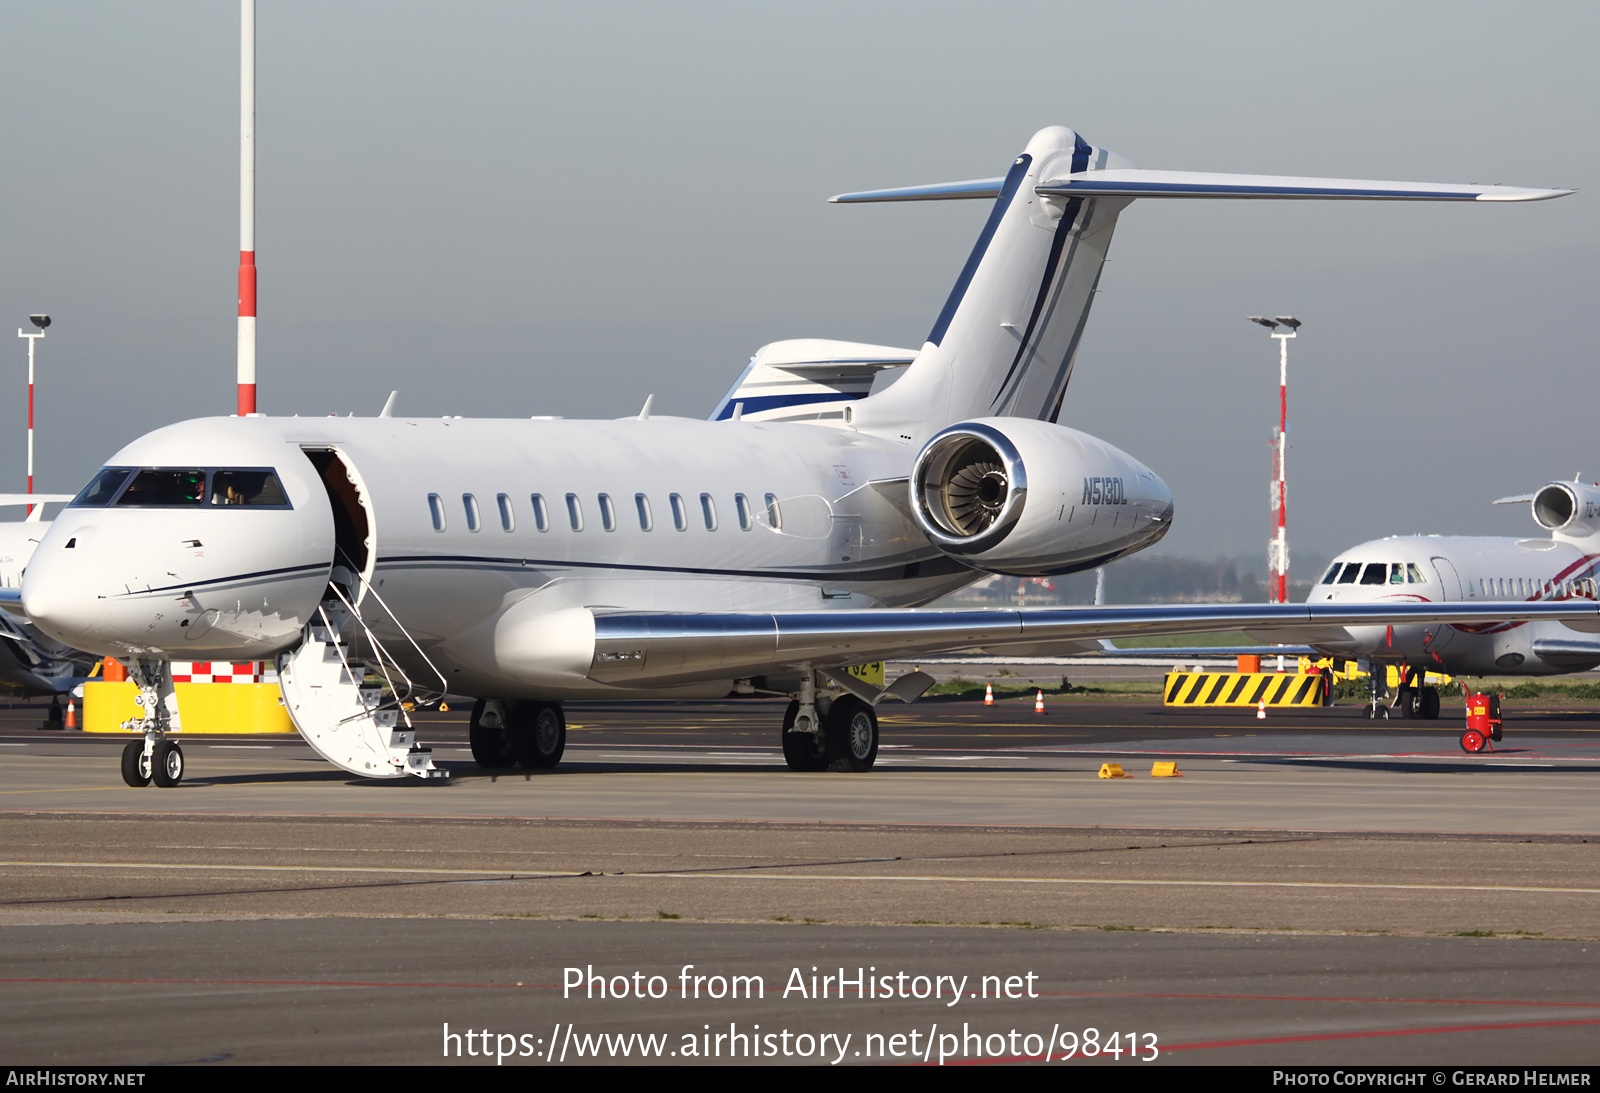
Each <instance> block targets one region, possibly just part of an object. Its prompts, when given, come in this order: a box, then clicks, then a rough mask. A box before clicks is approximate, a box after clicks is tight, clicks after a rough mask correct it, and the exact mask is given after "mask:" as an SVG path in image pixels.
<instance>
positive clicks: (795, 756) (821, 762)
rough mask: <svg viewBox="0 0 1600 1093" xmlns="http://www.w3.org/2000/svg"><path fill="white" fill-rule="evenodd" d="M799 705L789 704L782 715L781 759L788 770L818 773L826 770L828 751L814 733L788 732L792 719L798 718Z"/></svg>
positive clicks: (792, 724)
mask: <svg viewBox="0 0 1600 1093" xmlns="http://www.w3.org/2000/svg"><path fill="white" fill-rule="evenodd" d="M799 713H800V703H799V702H791V703H789V708H788V709H787V710H785V711H784V714H783V759H784V762H786V763H788V764H789V769H790V770H803V771H818V770H827V769H828V751H827V749H826V748H825V747H824V746H823V744H822V742H821V741H820V740H818V739H817V736H816V734H815V733H809V732H790V731H789V730H790V729H791V728H793V727H794V719H795V718H796V717H797V716H799Z"/></svg>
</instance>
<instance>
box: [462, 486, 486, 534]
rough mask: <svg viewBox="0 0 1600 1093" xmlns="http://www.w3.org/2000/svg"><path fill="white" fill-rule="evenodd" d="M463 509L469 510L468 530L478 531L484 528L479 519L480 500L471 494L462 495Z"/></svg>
mask: <svg viewBox="0 0 1600 1093" xmlns="http://www.w3.org/2000/svg"><path fill="white" fill-rule="evenodd" d="M461 507H462V508H464V509H466V510H467V530H468V531H473V532H475V531H478V530H479V529H481V528H482V527H483V523H482V521H481V520H480V519H479V517H478V499H477V498H476V497H474V496H473V495H472V494H470V493H464V494H462V495H461Z"/></svg>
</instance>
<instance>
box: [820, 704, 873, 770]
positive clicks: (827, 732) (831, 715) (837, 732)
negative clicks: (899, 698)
mask: <svg viewBox="0 0 1600 1093" xmlns="http://www.w3.org/2000/svg"><path fill="white" fill-rule="evenodd" d="M822 733H823V736H824V737H826V738H827V741H828V758H829V759H831V760H832V761H833V769H834V770H849V771H861V770H871V769H872V764H873V763H874V762H875V761H876V760H877V758H878V714H877V712H876V711H875V710H873V708H872V707H871V706H869V705H867V704H866V703H865V702H863V701H861V700H860V699H859V698H857V697H856V696H855V695H840V696H839V697H838V698H836V699H834V700H833V708H832V709H830V710H829V711H828V716H827V717H826V718H825V719H824V720H823V722H822Z"/></svg>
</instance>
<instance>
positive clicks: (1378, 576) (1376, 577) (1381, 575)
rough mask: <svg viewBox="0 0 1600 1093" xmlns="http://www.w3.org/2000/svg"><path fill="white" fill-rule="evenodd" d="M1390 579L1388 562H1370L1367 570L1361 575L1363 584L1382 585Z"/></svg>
mask: <svg viewBox="0 0 1600 1093" xmlns="http://www.w3.org/2000/svg"><path fill="white" fill-rule="evenodd" d="M1388 577H1389V565H1388V563H1387V562H1368V563H1367V568H1366V570H1365V571H1364V572H1363V573H1362V574H1361V583H1362V584H1382V583H1383V582H1384V581H1385V580H1387V579H1388Z"/></svg>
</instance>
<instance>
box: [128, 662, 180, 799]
mask: <svg viewBox="0 0 1600 1093" xmlns="http://www.w3.org/2000/svg"><path fill="white" fill-rule="evenodd" d="M128 675H129V676H130V677H131V678H132V679H133V682H134V683H135V684H137V685H138V688H139V694H138V696H137V697H136V698H135V699H134V701H135V702H136V703H137V704H138V705H139V707H140V708H141V709H142V710H144V717H143V718H130V719H129V720H127V721H125V722H123V724H122V727H123V728H125V729H128V730H130V731H133V732H138V731H141V730H142V731H143V733H144V738H143V739H142V740H133V741H130V742H129V743H128V746H127V747H125V748H123V749H122V780H123V781H124V782H126V783H127V784H128V785H130V786H135V787H138V786H147V785H149V784H150V783H151V782H154V783H155V784H156V785H158V786H161V787H162V788H164V789H171V788H172V787H173V786H176V785H177V784H178V783H180V782H182V781H183V749H182V748H180V747H179V746H178V743H177V741H175V740H169V739H167V734H168V733H169V732H178V731H180V730H181V729H182V728H183V726H182V724H181V723H180V722H179V720H178V700H177V692H176V691H174V689H173V686H172V665H171V664H169V663H168V662H167V661H164V660H146V659H144V658H136V659H135V660H134V661H133V662H132V663H131V664H130V665H129V669H128Z"/></svg>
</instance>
